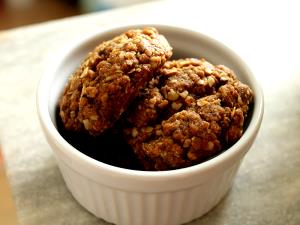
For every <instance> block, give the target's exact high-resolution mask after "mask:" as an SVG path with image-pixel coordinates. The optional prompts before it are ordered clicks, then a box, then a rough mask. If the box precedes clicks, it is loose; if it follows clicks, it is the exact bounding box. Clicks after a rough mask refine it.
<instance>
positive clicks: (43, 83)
mask: <svg viewBox="0 0 300 225" xmlns="http://www.w3.org/2000/svg"><path fill="white" fill-rule="evenodd" d="M147 26H153V27H156V28H157V29H158V30H175V31H179V32H184V33H186V34H188V35H192V36H195V37H201V38H202V39H204V40H205V41H206V42H209V43H211V44H213V45H216V46H217V47H218V48H220V49H222V50H223V51H226V53H227V54H229V55H230V57H232V59H233V60H234V61H236V62H237V63H238V64H239V65H241V66H242V67H243V68H244V69H245V71H246V72H247V78H248V79H249V80H251V83H252V86H251V88H252V90H253V93H254V94H255V96H254V106H253V114H252V118H251V120H250V123H249V125H248V127H247V129H246V130H245V132H244V134H243V135H242V137H241V138H240V139H239V140H238V141H237V142H236V143H235V144H234V145H233V146H231V147H230V148H228V149H227V150H225V151H223V152H222V153H220V154H219V155H217V156H216V157H213V158H211V159H209V160H207V161H205V162H202V163H199V164H197V165H193V166H190V167H186V168H181V169H175V170H167V171H142V170H132V169H126V168H120V167H116V166H113V165H109V164H106V163H103V162H100V161H98V160H95V159H93V158H91V157H89V156H87V155H85V154H84V153H81V152H80V151H79V150H77V149H76V148H74V147H73V146H72V145H71V144H69V143H68V142H67V141H66V140H65V139H64V138H63V137H62V136H61V135H60V134H59V132H58V131H57V129H56V127H55V125H54V124H53V122H52V120H51V118H50V113H49V111H48V104H49V97H50V89H51V81H53V78H54V77H55V73H56V71H57V69H58V68H59V66H60V65H61V63H62V62H63V59H65V57H68V56H69V54H70V53H71V52H72V51H75V50H76V49H77V48H79V47H80V46H82V45H84V44H87V43H88V42H89V41H91V40H93V39H94V38H96V37H100V36H101V35H103V34H107V33H121V32H122V31H124V30H128V29H132V28H141V27H147ZM162 33H163V32H162ZM58 55H59V57H57V55H55V56H53V57H52V59H50V62H51V63H50V65H49V66H47V72H45V73H44V74H43V75H42V76H41V79H40V82H39V84H38V89H37V95H36V103H37V112H38V117H39V120H40V124H41V126H42V128H43V130H44V133H45V134H46V137H47V139H48V141H49V138H50V139H51V140H52V141H54V142H55V145H56V146H57V147H58V149H55V150H58V151H59V152H60V153H62V154H64V155H67V156H68V157H70V158H71V161H72V162H70V164H69V166H70V167H73V165H75V164H76V163H79V164H80V165H84V164H85V165H88V166H89V167H90V168H93V169H96V170H98V171H103V172H104V173H105V174H106V173H107V174H110V176H111V177H112V179H114V178H122V177H126V179H129V178H133V179H138V180H139V181H142V180H143V181H166V179H167V180H172V179H178V178H180V177H182V178H185V177H187V176H193V175H195V174H204V173H207V172H209V171H211V170H213V169H215V168H216V167H217V166H218V165H219V164H223V163H230V161H231V160H232V158H235V157H239V155H244V154H245V153H246V152H247V150H248V149H249V147H250V145H251V144H252V143H251V142H252V141H251V140H252V139H254V138H255V136H256V135H257V133H258V130H259V128H260V124H261V121H262V117H263V110H264V102H263V92H262V89H261V87H260V85H259V83H258V82H257V80H256V78H255V76H254V75H253V74H252V72H251V70H250V69H249V67H248V66H247V65H246V63H245V62H244V61H243V60H242V59H241V58H240V56H238V55H237V54H236V53H235V52H234V51H233V50H231V49H230V48H229V47H227V46H225V45H224V44H222V43H221V42H219V41H217V40H216V39H214V38H212V37H209V36H207V35H205V34H203V33H200V32H199V31H195V30H191V29H187V28H184V27H181V26H174V25H164V24H126V25H121V26H110V27H106V28H104V29H100V30H99V31H97V32H95V33H92V34H90V35H88V36H86V37H85V38H82V39H81V40H80V41H78V40H77V41H75V43H71V44H70V46H69V47H66V48H64V50H63V51H62V53H61V54H58ZM48 68H50V69H49V70H48ZM73 169H74V167H73ZM75 170H76V169H75ZM77 172H79V173H81V174H82V173H85V172H83V171H78V170H77ZM84 175H87V174H86V173H85V174H84Z"/></svg>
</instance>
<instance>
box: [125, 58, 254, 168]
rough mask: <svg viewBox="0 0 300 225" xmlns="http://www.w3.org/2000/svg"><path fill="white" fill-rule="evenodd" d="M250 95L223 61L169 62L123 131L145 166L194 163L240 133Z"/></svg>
mask: <svg viewBox="0 0 300 225" xmlns="http://www.w3.org/2000/svg"><path fill="white" fill-rule="evenodd" d="M252 100H253V94H252V91H251V89H250V88H249V87H248V86H247V85H245V84H243V83H241V82H240V81H239V80H238V79H237V77H236V75H235V74H234V72H233V71H232V70H230V69H229V68H227V67H225V66H222V65H219V66H214V65H212V64H211V63H209V62H207V61H206V60H204V59H200V60H199V59H192V58H189V59H179V60H173V61H168V62H166V63H165V65H164V66H163V67H162V68H161V69H160V70H159V72H158V75H157V77H156V78H154V79H153V80H152V81H151V82H150V83H149V84H148V86H147V88H146V89H145V90H144V92H143V93H141V94H140V96H139V98H138V99H137V101H136V102H135V103H134V104H133V106H132V107H131V108H130V110H129V111H128V112H127V114H128V115H127V116H126V119H125V120H126V122H125V124H126V127H125V128H124V136H125V139H126V140H127V142H128V143H129V144H130V145H131V147H132V148H133V150H134V152H135V153H136V155H137V156H138V158H139V161H140V162H141V164H142V165H143V167H144V169H146V170H168V169H176V168H182V167H186V166H190V165H194V164H197V163H200V162H202V161H204V160H206V159H207V158H209V157H211V156H213V155H216V154H217V153H218V152H220V151H221V150H224V149H226V148H228V146H230V145H232V144H233V143H234V142H236V141H237V140H238V139H239V138H240V137H241V135H242V132H243V127H244V119H245V117H246V116H247V112H248V109H249V104H250V103H251V102H252Z"/></svg>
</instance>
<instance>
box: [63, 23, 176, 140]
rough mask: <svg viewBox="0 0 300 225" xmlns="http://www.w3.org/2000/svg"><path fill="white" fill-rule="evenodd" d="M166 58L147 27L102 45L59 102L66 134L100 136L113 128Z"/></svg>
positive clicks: (168, 51) (162, 42)
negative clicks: (81, 132)
mask: <svg viewBox="0 0 300 225" xmlns="http://www.w3.org/2000/svg"><path fill="white" fill-rule="evenodd" d="M171 55H172V48H171V47H170V45H169V44H168V42H167V40H166V39H165V38H164V37H163V36H162V35H160V34H159V33H158V32H157V30H156V29H155V28H151V27H149V28H144V29H136V30H129V31H127V32H125V33H124V34H121V35H120V36H117V37H115V38H114V39H112V40H109V41H106V42H103V43H101V44H100V45H99V46H97V47H96V48H95V49H94V50H93V51H92V52H90V53H89V54H88V56H87V58H86V59H85V60H84V61H83V62H82V64H81V65H80V67H79V68H78V69H77V70H76V71H75V72H74V74H72V76H71V77H70V79H69V81H68V84H67V86H66V88H65V91H64V93H63V96H62V98H61V101H60V117H61V119H62V121H63V124H64V126H65V128H66V129H67V130H73V131H81V130H86V131H88V132H89V133H90V134H92V135H99V134H101V133H102V132H103V131H105V130H106V129H108V128H110V127H112V126H113V125H114V123H115V122H116V121H117V120H118V119H119V117H120V115H121V114H122V113H123V112H124V111H125V110H126V108H127V107H128V105H129V104H130V103H131V102H132V100H133V99H134V98H135V97H136V96H137V95H138V93H139V90H140V89H141V88H143V87H144V86H145V85H146V84H147V82H148V81H149V80H151V78H152V76H153V73H155V72H156V71H157V70H158V69H159V68H160V67H161V66H162V65H163V64H164V63H165V62H166V61H167V60H168V59H169V58H170V57H171Z"/></svg>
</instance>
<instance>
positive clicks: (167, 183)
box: [37, 25, 263, 225]
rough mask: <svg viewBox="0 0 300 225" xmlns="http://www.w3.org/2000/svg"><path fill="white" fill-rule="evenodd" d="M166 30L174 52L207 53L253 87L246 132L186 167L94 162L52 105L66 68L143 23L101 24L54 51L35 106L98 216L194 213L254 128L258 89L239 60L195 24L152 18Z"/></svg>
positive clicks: (209, 202)
mask: <svg viewBox="0 0 300 225" xmlns="http://www.w3.org/2000/svg"><path fill="white" fill-rule="evenodd" d="M153 26H154V27H156V28H157V29H158V30H159V32H160V33H162V34H163V35H165V37H166V38H167V39H168V41H169V43H170V44H171V46H172V47H173V49H174V52H175V55H174V57H175V58H178V57H197V58H199V57H204V58H206V59H207V60H208V61H210V62H212V63H214V64H224V65H226V66H228V67H229V68H231V69H233V70H234V71H235V72H236V74H237V76H238V78H239V79H240V80H241V81H242V82H244V83H246V84H248V85H249V86H250V87H251V88H252V90H253V92H254V104H253V107H252V112H251V113H250V116H249V117H248V122H249V123H248V124H247V127H246V129H245V132H244V134H243V136H242V137H241V138H240V140H238V141H237V142H236V143H235V144H234V145H233V146H232V147H230V148H229V149H228V150H226V151H224V152H223V153H221V154H219V155H218V156H216V157H214V158H211V159H210V160H207V161H205V162H203V163H200V164H198V165H195V166H191V167H188V168H183V169H177V170H170V171H156V172H154V171H152V172H151V171H138V170H130V169H124V168H119V167H115V166H111V165H108V164H105V163H103V162H100V161H97V160H95V159H93V158H90V157H89V156H87V155H85V154H83V153H81V152H80V151H78V150H77V149H75V148H74V147H73V146H72V145H70V144H69V143H68V142H67V141H66V140H65V139H64V138H63V137H62V136H61V135H60V133H59V132H58V130H57V124H56V122H55V121H56V119H55V116H56V114H55V110H56V107H57V104H58V99H59V97H60V96H61V94H62V91H63V89H64V86H65V84H66V82H67V79H68V77H69V76H70V74H71V73H72V72H73V71H74V70H75V69H76V67H77V66H78V65H79V64H80V62H81V61H82V60H83V58H84V57H85V55H86V54H87V53H88V52H89V51H90V50H92V49H93V48H94V47H95V46H96V45H97V44H99V43H100V42H102V41H104V40H108V39H111V38H112V37H114V36H116V35H119V34H121V33H122V32H124V31H126V30H128V29H131V28H137V27H144V26H143V25H132V26H123V27H117V28H111V29H107V30H100V31H99V32H98V33H95V34H93V35H91V36H89V37H88V38H85V39H83V40H81V41H79V42H77V43H76V44H74V45H72V46H71V47H70V48H68V49H66V50H64V52H62V53H60V54H57V55H55V59H53V60H52V62H51V63H49V66H48V68H47V73H46V74H44V75H43V76H42V78H41V81H40V83H39V87H38V92H37V109H38V115H39V118H40V122H41V125H42V128H43V131H44V133H45V136H46V138H47V140H48V142H49V144H50V146H51V148H52V149H53V152H54V155H55V156H56V159H57V162H58V165H59V168H60V171H61V173H62V175H63V178H64V180H65V183H66V185H67V187H68V189H69V190H70V192H71V193H72V195H73V196H74V198H75V199H76V200H77V201H78V202H79V203H80V204H81V205H82V206H83V207H84V208H86V209H87V210H88V211H90V212H91V213H93V214H94V215H95V216H97V217H100V218H102V219H104V220H106V221H108V222H111V223H115V224H122V225H141V224H142V225H154V224H155V225H163V224H165V225H172V224H182V223H186V222H189V221H191V220H193V219H195V218H198V217H200V216H202V215H204V214H205V213H207V212H208V211H209V210H210V209H212V208H213V207H214V206H215V205H216V204H217V203H218V202H219V201H220V200H221V199H222V198H223V197H224V196H225V194H226V193H227V192H228V190H229V188H230V187H231V185H232V183H233V180H234V177H235V175H236V172H237V170H238V168H239V166H240V164H241V162H242V159H243V158H244V156H245V154H246V153H247V152H248V150H249V149H250V147H251V145H252V143H253V142H254V140H255V137H256V135H257V133H258V130H259V127H260V124H261V121H262V116H263V93H262V90H261V88H260V86H259V84H258V83H257V81H256V79H255V77H254V75H253V74H252V72H251V71H250V69H249V68H248V67H247V65H246V64H245V63H244V62H243V60H242V59H241V58H240V57H239V56H238V55H237V54H235V53H234V52H233V51H232V50H230V49H229V48H228V47H226V46H225V45H223V44H221V43H220V42H218V41H216V40H214V39H212V38H210V37H208V36H205V35H203V34H201V33H199V32H196V31H193V30H187V29H184V28H181V27H174V26H166V25H153Z"/></svg>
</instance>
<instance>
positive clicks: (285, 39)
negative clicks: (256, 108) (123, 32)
mask: <svg viewBox="0 0 300 225" xmlns="http://www.w3.org/2000/svg"><path fill="white" fill-rule="evenodd" d="M299 21H300V14H299V5H298V4H297V1H281V2H279V1H248V2H245V1H233V0H230V1H215V0H213V1H205V2H204V1H189V0H186V1H176V0H174V1H161V2H152V3H147V4H143V5H137V6H133V7H129V8H122V9H116V10H111V11H106V12H101V13H94V14H88V15H84V16H78V17H73V18H67V19H63V20H57V21H52V22H48V23H42V24H38V25H33V26H27V27H21V28H18V29H13V30H6V31H2V32H0V53H1V54H0V80H1V88H0V140H1V145H2V149H3V152H4V156H5V159H6V173H7V176H8V179H9V182H10V186H11V189H12V193H13V199H14V203H15V206H16V209H17V215H18V219H19V223H20V225H40V224H55V225H71V224H72V225H83V224H89V225H94V224H95V225H96V224H107V223H106V222H105V221H103V220H101V219H98V218H96V217H94V216H93V215H91V214H90V213H88V212H87V211H86V210H85V209H83V208H82V207H81V206H80V205H79V204H78V203H77V202H76V201H75V200H74V199H73V197H72V196H71V194H70V193H69V191H68V190H67V188H66V185H65V183H64V181H63V179H62V176H61V174H60V172H59V169H58V167H57V164H56V161H55V158H54V156H53V154H52V151H51V149H50V147H49V145H48V144H47V142H46V139H45V137H44V136H43V134H42V130H41V127H40V125H39V122H38V118H37V113H36V107H35V91H36V87H37V84H38V81H39V79H40V77H41V75H42V74H43V73H44V72H45V70H47V66H48V59H49V57H51V56H53V55H54V54H57V52H58V51H59V50H60V49H62V48H64V47H65V46H67V45H68V44H69V43H70V42H73V41H76V40H78V39H80V38H83V37H85V36H86V35H88V34H90V33H92V32H94V31H96V30H101V29H103V28H105V27H109V26H116V25H121V24H127V23H137V22H138V23H165V24H173V25H179V26H183V27H188V28H192V29H195V30H197V31H200V32H202V33H204V34H207V35H210V36H212V37H214V38H215V39H217V40H220V41H222V42H224V43H225V44H227V45H228V46H229V47H230V48H232V49H233V50H234V51H235V52H237V53H238V54H239V55H240V56H241V57H242V58H243V59H244V60H245V61H246V62H247V64H248V65H249V66H250V68H251V69H252V71H253V72H254V74H255V75H256V76H257V79H258V80H259V82H260V83H261V85H262V88H263V91H264V95H265V113H264V119H263V123H262V126H261V130H260V132H259V134H258V136H257V139H256V141H255V143H254V145H253V146H252V148H251V149H250V151H249V153H248V154H247V155H246V158H245V159H244V161H243V163H242V165H241V168H240V170H239V172H238V175H237V177H236V179H235V182H234V184H233V187H232V188H231V190H230V192H229V194H228V195H227V196H226V198H225V199H224V200H222V202H221V203H220V204H219V205H218V206H217V207H215V208H214V209H213V210H212V211H211V212H209V213H208V214H207V215H205V216H203V217H202V218H200V219H197V220H195V221H192V222H191V223H189V224H190V225H196V224H197V225H201V224H206V225H216V224H224V225H225V224H231V225H240V224H249V225H260V224H274V225H277V224H278V225H279V224H288V225H292V224H295V225H296V224H300V213H299V212H300V79H299V78H300V57H299V55H300V30H299ZM0 198H1V193H0ZM0 224H2V223H1V221H0Z"/></svg>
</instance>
